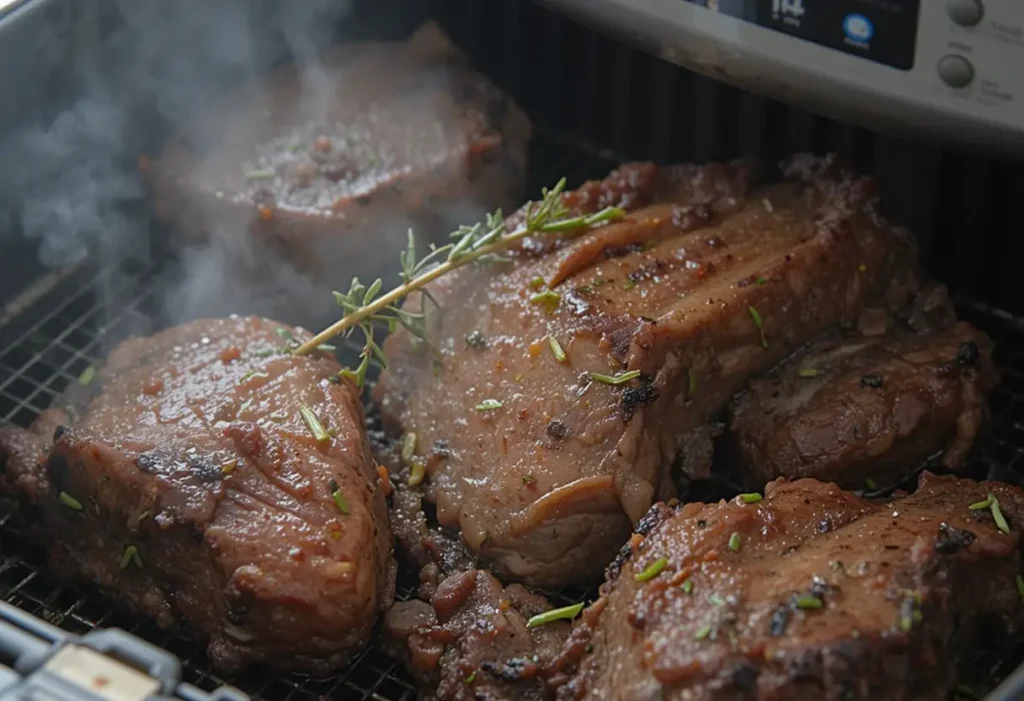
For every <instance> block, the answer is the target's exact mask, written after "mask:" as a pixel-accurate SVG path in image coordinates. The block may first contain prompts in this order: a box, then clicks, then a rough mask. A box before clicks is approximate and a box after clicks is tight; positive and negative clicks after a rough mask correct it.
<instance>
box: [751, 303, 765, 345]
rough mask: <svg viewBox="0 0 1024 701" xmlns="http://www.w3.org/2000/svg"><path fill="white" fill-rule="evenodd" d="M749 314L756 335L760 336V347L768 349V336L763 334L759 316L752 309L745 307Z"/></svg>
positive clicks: (762, 323)
mask: <svg viewBox="0 0 1024 701" xmlns="http://www.w3.org/2000/svg"><path fill="white" fill-rule="evenodd" d="M747 310H748V311H749V312H750V318H751V319H753V320H754V326H756V327H757V331H758V333H760V334H761V347H762V348H767V347H768V336H767V335H765V332H764V322H763V321H762V320H761V314H760V313H759V312H758V311H757V310H756V309H754V308H753V307H747Z"/></svg>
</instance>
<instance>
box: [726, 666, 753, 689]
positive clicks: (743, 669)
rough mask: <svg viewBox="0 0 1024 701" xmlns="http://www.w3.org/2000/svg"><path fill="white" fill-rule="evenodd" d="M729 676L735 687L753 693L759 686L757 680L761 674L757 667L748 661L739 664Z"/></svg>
mask: <svg viewBox="0 0 1024 701" xmlns="http://www.w3.org/2000/svg"><path fill="white" fill-rule="evenodd" d="M727 674H728V675H729V679H730V680H731V681H732V684H733V686H735V687H736V688H737V689H740V690H741V691H751V690H753V689H754V688H755V687H756V686H757V678H758V676H760V672H759V671H758V669H757V667H755V666H754V665H752V664H750V663H749V662H747V661H742V662H738V663H737V664H736V665H734V666H733V667H732V669H730V670H729V671H728V672H727Z"/></svg>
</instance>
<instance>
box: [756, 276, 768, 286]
mask: <svg viewBox="0 0 1024 701" xmlns="http://www.w3.org/2000/svg"><path fill="white" fill-rule="evenodd" d="M757 284H758V285H767V284H768V281H767V280H766V279H764V278H763V277H759V278H757Z"/></svg>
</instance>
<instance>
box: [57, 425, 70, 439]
mask: <svg viewBox="0 0 1024 701" xmlns="http://www.w3.org/2000/svg"><path fill="white" fill-rule="evenodd" d="M69 430H70V429H68V427H67V426H65V425H64V424H61V425H59V426H57V428H55V429H53V442H54V443H56V442H57V441H59V440H60V439H61V437H62V436H63V435H64V434H65V433H67V432H68V431H69Z"/></svg>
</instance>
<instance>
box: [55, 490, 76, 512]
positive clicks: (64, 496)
mask: <svg viewBox="0 0 1024 701" xmlns="http://www.w3.org/2000/svg"><path fill="white" fill-rule="evenodd" d="M58 498H59V499H60V503H61V504H63V505H64V506H66V507H68V508H69V509H74V510H75V511H81V510H82V502H80V501H78V499H75V498H74V497H73V496H71V495H70V494H68V493H67V492H61V493H60V495H59V497H58Z"/></svg>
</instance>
